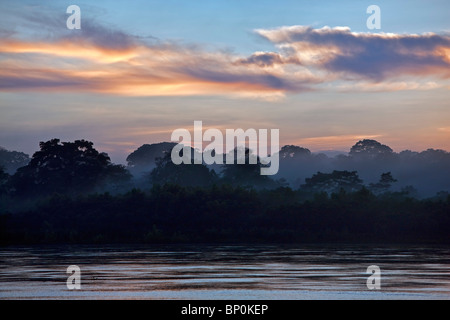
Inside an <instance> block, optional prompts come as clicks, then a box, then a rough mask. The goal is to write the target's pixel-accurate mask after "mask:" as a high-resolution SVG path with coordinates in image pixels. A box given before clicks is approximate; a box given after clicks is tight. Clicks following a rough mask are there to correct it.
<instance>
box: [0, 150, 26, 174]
mask: <svg viewBox="0 0 450 320" xmlns="http://www.w3.org/2000/svg"><path fill="white" fill-rule="evenodd" d="M28 162H30V157H29V156H28V155H27V154H25V153H23V152H18V151H9V150H6V149H4V148H2V147H0V166H1V167H3V170H4V171H5V172H7V173H9V174H13V173H15V172H16V170H17V169H18V168H20V167H23V166H26V165H27V164H28Z"/></svg>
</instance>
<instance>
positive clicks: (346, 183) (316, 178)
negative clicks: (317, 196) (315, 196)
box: [302, 170, 362, 194]
mask: <svg viewBox="0 0 450 320" xmlns="http://www.w3.org/2000/svg"><path fill="white" fill-rule="evenodd" d="M305 182H306V183H305V184H304V185H302V188H303V189H305V190H307V191H310V192H314V193H318V192H326V193H329V194H330V193H336V192H339V191H340V190H341V189H343V190H345V191H347V192H354V191H357V190H360V189H361V188H362V180H361V179H360V178H359V176H358V173H357V172H356V171H351V172H350V171H337V170H334V171H333V172H332V173H322V172H317V173H316V174H314V175H313V176H312V177H311V178H306V179H305Z"/></svg>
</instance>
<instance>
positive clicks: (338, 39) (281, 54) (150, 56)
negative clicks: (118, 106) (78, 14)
mask: <svg viewBox="0 0 450 320" xmlns="http://www.w3.org/2000/svg"><path fill="white" fill-rule="evenodd" d="M28 18H29V19H28V20H27V22H26V23H24V25H25V26H28V27H30V28H31V27H33V28H36V27H37V26H38V25H39V24H42V25H44V26H45V27H46V28H47V29H49V30H53V29H52V26H54V25H55V24H56V23H57V22H56V21H55V18H52V19H45V18H42V17H34V18H32V17H28ZM2 30H3V31H2V32H1V33H0V91H45V92H51V91H55V92H61V91H68V92H94V93H104V94H115V95H131V96H177V95H226V96H232V97H245V98H251V99H264V100H279V99H280V98H283V97H284V96H285V94H287V93H302V92H308V91H312V90H326V89H329V88H330V85H331V86H334V88H337V90H341V91H346V90H366V91H385V90H391V91H392V90H408V89H414V88H426V89H433V88H438V87H442V86H443V84H442V82H436V79H431V80H430V79H428V80H427V81H426V82H423V81H422V84H420V83H419V84H417V85H416V84H415V83H416V82H414V81H410V80H408V81H404V80H403V79H401V77H405V76H409V75H417V76H428V77H432V78H436V77H437V78H439V79H441V80H442V79H444V80H446V79H447V78H449V77H450V70H449V65H450V39H449V37H448V36H446V35H436V34H427V35H394V34H365V33H354V32H351V30H350V29H349V28H344V27H337V28H327V27H326V28H321V29H313V28H311V27H305V26H293V27H281V28H277V29H271V30H262V29H260V30H257V31H256V32H257V33H258V34H260V35H261V36H263V37H265V38H266V39H268V40H269V41H271V42H272V43H273V44H274V45H275V47H276V48H277V49H278V50H277V52H275V51H274V52H262V51H257V52H254V53H253V54H251V55H249V56H243V55H240V54H234V53H230V52H227V51H221V50H216V51H214V50H213V51H211V50H206V49H205V48H203V47H201V46H196V45H185V44H180V43H175V42H170V41H162V40H159V39H156V38H153V37H146V38H142V37H138V36H134V35H131V34H128V33H126V32H124V31H121V30H116V29H114V28H108V27H105V26H103V25H101V24H99V23H97V22H95V21H94V20H92V19H89V18H85V19H83V24H82V28H81V30H66V29H64V28H62V29H61V28H56V29H55V30H59V31H58V32H59V33H57V34H56V33H51V34H49V35H47V36H45V37H42V38H40V39H36V38H34V37H33V38H30V37H27V36H26V35H25V36H24V35H23V34H22V35H21V36H19V35H18V33H17V32H12V31H11V32H8V30H7V29H2ZM397 78H400V79H398V80H396V79H397ZM361 80H363V81H361ZM337 81H339V83H337V84H336V82H337ZM355 83H356V84H358V85H355ZM424 83H425V84H426V85H424ZM322 84H324V85H322ZM392 84H395V85H392ZM430 84H433V85H430Z"/></svg>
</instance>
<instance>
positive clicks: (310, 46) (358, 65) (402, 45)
mask: <svg viewBox="0 0 450 320" xmlns="http://www.w3.org/2000/svg"><path fill="white" fill-rule="evenodd" d="M257 32H258V33H259V34H260V35H261V36H263V37H265V38H267V39H268V40H270V41H271V42H273V43H275V44H277V45H282V46H283V47H286V46H287V47H290V49H291V53H290V54H293V55H296V56H297V58H298V60H299V62H301V63H303V64H305V65H309V66H311V67H318V68H322V69H325V70H327V71H333V72H343V73H347V74H350V75H356V76H360V77H364V78H368V79H371V80H375V81H381V80H384V79H387V78H389V77H397V76H401V75H405V74H412V75H438V76H443V77H450V56H449V52H450V36H449V35H445V34H444V35H438V34H423V35H411V34H406V35H403V34H384V33H379V34H374V33H354V32H351V31H350V29H349V28H322V29H313V28H311V27H304V26H297V27H283V28H279V29H273V30H257ZM304 52H309V53H310V54H311V55H313V56H314V57H315V59H314V60H313V61H308V59H305V58H304V57H303V58H302V55H303V54H304Z"/></svg>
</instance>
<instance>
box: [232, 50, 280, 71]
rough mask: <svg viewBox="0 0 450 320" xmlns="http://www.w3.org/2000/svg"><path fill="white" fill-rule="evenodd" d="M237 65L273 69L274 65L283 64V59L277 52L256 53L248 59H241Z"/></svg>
mask: <svg viewBox="0 0 450 320" xmlns="http://www.w3.org/2000/svg"><path fill="white" fill-rule="evenodd" d="M236 63H237V64H243V65H252V64H254V65H257V66H258V67H271V66H273V65H274V64H283V59H282V58H281V56H280V55H279V54H278V53H275V52H261V53H254V54H252V55H251V56H250V57H248V58H246V59H239V60H238V61H236Z"/></svg>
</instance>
